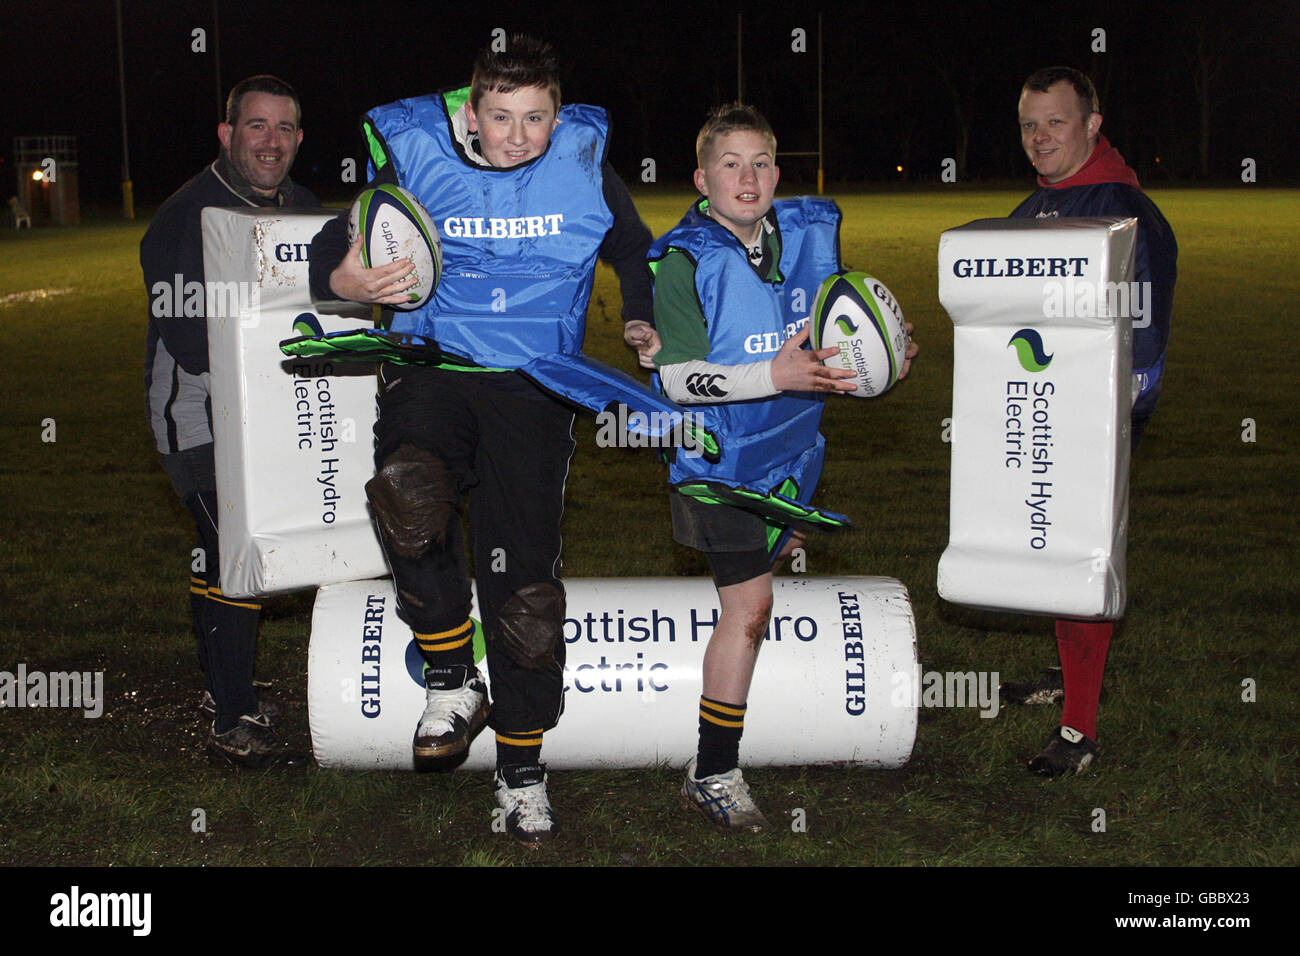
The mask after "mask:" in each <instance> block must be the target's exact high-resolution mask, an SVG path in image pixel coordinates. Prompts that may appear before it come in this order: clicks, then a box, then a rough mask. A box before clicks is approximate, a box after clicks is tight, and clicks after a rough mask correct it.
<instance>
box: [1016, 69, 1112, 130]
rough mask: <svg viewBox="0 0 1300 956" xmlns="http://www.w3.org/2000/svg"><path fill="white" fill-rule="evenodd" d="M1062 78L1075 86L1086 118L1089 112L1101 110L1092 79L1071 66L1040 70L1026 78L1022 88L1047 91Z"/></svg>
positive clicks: (1041, 91) (1080, 106) (1036, 91)
mask: <svg viewBox="0 0 1300 956" xmlns="http://www.w3.org/2000/svg"><path fill="white" fill-rule="evenodd" d="M1062 80H1064V81H1065V82H1067V83H1069V84H1070V86H1072V87H1074V92H1075V95H1076V96H1078V97H1079V109H1080V110H1081V111H1082V113H1083V118H1084V119H1085V120H1086V119H1087V118H1088V114H1089V113H1100V112H1101V108H1100V105H1099V104H1098V103H1097V88H1096V87H1095V86H1093V85H1092V80H1090V79H1088V76H1087V74H1085V73H1080V72H1079V71H1078V70H1076V69H1074V68H1073V67H1070V66H1049V67H1048V68H1047V69H1045V70H1039V71H1038V72H1037V73H1033V74H1031V75H1030V77H1029V79H1027V80H1025V85H1024V86H1023V87H1021V89H1023V90H1032V91H1033V92H1035V93H1046V92H1048V91H1049V90H1050V89H1051V88H1052V87H1054V86H1055V85H1056V84H1057V83H1060V82H1061V81H1062Z"/></svg>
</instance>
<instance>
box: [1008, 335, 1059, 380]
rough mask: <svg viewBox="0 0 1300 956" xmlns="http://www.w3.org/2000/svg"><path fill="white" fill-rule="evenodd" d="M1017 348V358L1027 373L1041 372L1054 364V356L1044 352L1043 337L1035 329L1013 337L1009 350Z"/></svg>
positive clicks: (1009, 343)
mask: <svg viewBox="0 0 1300 956" xmlns="http://www.w3.org/2000/svg"><path fill="white" fill-rule="evenodd" d="M1012 346H1014V347H1015V350H1016V358H1018V359H1019V360H1020V367H1021V368H1023V369H1024V370H1025V371H1026V372H1041V371H1043V370H1044V369H1045V368H1047V366H1049V365H1051V364H1052V356H1050V355H1048V354H1047V353H1046V352H1045V351H1044V350H1043V337H1042V336H1041V335H1039V334H1038V332H1037V331H1035V330H1034V329H1021V330H1020V331H1019V332H1017V333H1016V334H1015V335H1013V336H1011V341H1010V342H1008V343H1007V348H1011V347H1012Z"/></svg>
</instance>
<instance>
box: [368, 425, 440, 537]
mask: <svg viewBox="0 0 1300 956" xmlns="http://www.w3.org/2000/svg"><path fill="white" fill-rule="evenodd" d="M456 497H457V496H456V485H455V482H454V481H453V480H452V477H451V475H450V474H449V473H448V471H447V466H446V465H445V464H444V463H443V461H442V459H440V458H439V457H438V456H436V455H434V454H432V453H431V452H427V451H425V450H424V449H422V448H416V447H415V446H414V445H402V446H401V447H399V448H398V449H397V451H395V452H393V453H392V454H391V455H389V456H388V458H387V460H385V461H384V463H383V465H382V466H380V469H379V472H378V474H376V475H375V477H373V478H371V479H370V480H369V481H367V482H366V498H367V499H369V501H370V508H371V510H372V511H373V512H374V515H375V520H376V521H377V522H378V523H379V527H380V530H382V531H383V533H384V535H385V537H386V538H387V539H388V544H389V547H391V548H392V549H393V552H394V553H395V554H396V555H397V556H398V557H400V558H405V559H406V560H408V561H414V560H416V559H417V558H419V557H420V555H422V554H424V552H426V551H427V550H429V548H430V546H434V547H439V548H440V547H442V545H443V542H444V541H445V540H446V535H447V522H448V521H450V520H451V516H452V512H453V510H454V509H455V507H456Z"/></svg>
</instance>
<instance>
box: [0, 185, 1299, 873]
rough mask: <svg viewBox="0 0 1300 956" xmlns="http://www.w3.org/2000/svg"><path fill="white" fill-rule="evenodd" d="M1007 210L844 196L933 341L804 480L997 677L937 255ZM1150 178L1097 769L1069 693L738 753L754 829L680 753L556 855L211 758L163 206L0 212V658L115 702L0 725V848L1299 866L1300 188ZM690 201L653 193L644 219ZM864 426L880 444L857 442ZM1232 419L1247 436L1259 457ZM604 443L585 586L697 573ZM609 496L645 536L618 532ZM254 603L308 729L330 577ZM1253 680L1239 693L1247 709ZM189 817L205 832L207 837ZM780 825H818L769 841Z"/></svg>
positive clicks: (642, 477) (864, 257)
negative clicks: (1132, 427)
mask: <svg viewBox="0 0 1300 956" xmlns="http://www.w3.org/2000/svg"><path fill="white" fill-rule="evenodd" d="M1023 194H1024V191H1020V192H1016V193H1010V192H961V193H956V192H954V193H942V192H931V193H910V194H900V193H887V194H860V195H845V196H840V197H838V198H839V199H840V201H841V204H842V205H843V207H844V209H845V212H846V226H845V230H844V243H843V248H844V258H845V260H846V261H847V262H848V263H849V264H851V265H853V266H855V267H858V268H867V269H870V270H871V271H873V272H875V273H877V274H878V275H880V276H882V277H883V278H885V279H886V280H887V281H888V283H889V285H890V287H891V288H892V290H893V291H894V293H895V294H896V295H897V296H898V298H899V300H900V302H901V303H902V304H903V307H904V309H905V310H906V313H907V317H908V318H909V320H911V321H912V322H914V323H915V325H916V333H915V335H916V338H917V340H918V341H919V342H920V344H921V347H922V352H921V356H920V358H919V360H918V362H917V364H916V365H915V367H914V369H913V372H912V375H911V377H910V378H909V379H908V381H907V382H906V383H905V385H904V386H903V387H901V388H898V389H896V390H895V391H894V392H892V393H891V394H890V395H888V396H886V397H884V398H882V399H879V400H876V401H874V402H870V403H860V402H849V401H833V402H831V403H830V407H829V409H828V412H827V415H826V421H825V426H824V431H825V433H826V434H827V437H828V443H829V456H828V466H827V470H826V475H825V478H824V485H823V489H824V490H823V492H822V494H821V500H822V501H824V502H826V503H827V504H829V505H830V506H831V507H837V506H838V507H842V508H843V509H844V510H848V511H851V512H852V514H853V515H854V517H855V518H856V520H857V524H856V528H855V529H854V530H853V531H851V532H849V533H847V534H845V535H843V536H841V537H839V538H837V539H835V542H834V544H833V546H826V547H822V548H819V549H813V550H810V552H809V557H808V571H809V572H810V573H812V574H839V573H854V574H885V575H889V576H892V577H896V578H899V579H901V580H902V581H903V582H904V583H905V584H906V585H907V587H908V588H909V589H910V592H911V596H912V602H913V606H914V609H915V615H916V623H917V628H918V634H919V645H920V655H921V661H922V666H923V669H925V670H939V671H967V670H977V671H998V672H1000V673H1001V674H1002V675H1003V676H1004V678H1014V677H1016V676H1029V675H1032V674H1035V673H1037V671H1038V670H1039V669H1040V668H1041V667H1042V666H1044V665H1047V664H1049V663H1052V662H1054V659H1055V648H1054V642H1053V640H1052V637H1051V633H1052V625H1051V622H1050V620H1048V619H1045V618H1032V617H1018V616H1012V615H994V614H986V613H977V612H974V611H969V610H964V609H961V608H957V607H953V606H949V605H945V604H943V603H942V602H940V601H939V599H938V597H937V596H936V593H935V567H936V563H937V560H938V557H939V554H940V552H941V551H942V549H943V547H944V545H945V543H946V540H947V514H948V511H947V505H948V446H947V445H946V444H944V442H943V441H942V439H941V432H942V421H943V419H944V418H945V417H947V416H948V415H949V414H950V400H951V375H952V334H951V324H950V323H949V321H948V319H947V316H946V315H945V313H944V312H943V310H942V309H941V307H940V306H939V303H938V299H937V292H936V278H935V261H936V246H937V239H938V235H939V233H940V232H941V231H942V230H943V229H945V228H949V227H952V226H956V225H960V224H962V223H964V222H967V221H969V220H972V219H976V218H981V217H985V216H999V215H1005V214H1006V212H1007V211H1009V210H1010V209H1011V208H1012V207H1013V206H1014V205H1015V204H1016V202H1017V201H1018V200H1019V199H1020V198H1022V196H1023ZM1153 198H1154V199H1155V200H1156V202H1157V203H1158V204H1159V205H1160V206H1161V208H1162V209H1163V210H1164V212H1165V214H1166V216H1167V217H1168V219H1169V221H1170V222H1171V223H1172V225H1173V226H1174V229H1175V231H1176V232H1177V235H1178V238H1179V242H1180V248H1181V256H1180V262H1179V283H1178V291H1177V302H1176V307H1175V319H1174V322H1175V325H1174V334H1173V341H1172V347H1171V350H1170V355H1169V360H1168V368H1167V373H1166V385H1165V392H1164V398H1163V399H1162V402H1161V407H1160V409H1159V410H1158V412H1157V413H1156V416H1155V418H1154V419H1153V421H1152V424H1151V427H1150V428H1149V429H1148V431H1147V433H1146V436H1145V437H1144V439H1143V447H1142V449H1141V452H1140V454H1139V455H1138V457H1137V458H1136V460H1135V462H1134V466H1133V476H1132V488H1133V492H1132V532H1131V535H1130V539H1129V593H1130V608H1129V611H1128V614H1127V617H1126V618H1125V620H1124V623H1123V625H1122V626H1121V627H1120V628H1119V630H1118V633H1117V637H1116V640H1115V641H1114V643H1113V645H1112V648H1111V664H1110V669H1109V672H1108V687H1109V697H1108V699H1107V702H1106V703H1105V704H1104V705H1103V707H1102V713H1101V743H1102V747H1103V753H1102V756H1101V759H1100V761H1099V762H1098V764H1097V765H1096V768H1095V770H1094V771H1093V772H1091V773H1089V774H1087V775H1085V776H1082V777H1078V778H1071V779H1065V780H1060V781H1054V782H1045V781H1043V780H1040V779H1037V778H1035V777H1032V776H1031V775H1029V774H1028V773H1027V772H1026V771H1025V769H1024V767H1023V761H1024V760H1025V759H1026V758H1028V757H1029V756H1031V755H1032V754H1034V753H1036V752H1037V750H1038V749H1039V747H1040V746H1041V744H1042V743H1043V741H1044V740H1045V739H1046V736H1047V733H1048V731H1049V729H1050V728H1051V727H1052V726H1053V725H1054V724H1055V721H1056V713H1055V711H1054V710H1048V709H1042V708H1034V709H1018V710H1009V711H1003V713H1002V715H1001V716H999V717H998V718H997V719H996V720H987V719H981V718H980V717H979V716H978V711H977V710H976V709H972V708H964V709H963V708H952V709H924V710H923V711H922V712H921V717H920V729H919V734H918V739H917V742H916V748H915V753H914V756H913V759H912V761H911V763H910V764H909V765H908V766H907V767H906V768H905V769H902V770H898V771H888V772H884V771H866V770H844V769H834V768H807V769H781V770H775V769H756V770H753V771H752V772H750V773H748V774H747V776H748V777H749V778H750V779H751V782H752V783H753V786H754V788H755V792H756V794H757V796H758V797H759V799H760V802H761V805H762V806H763V808H764V809H765V811H766V812H767V814H768V816H769V818H771V819H772V820H773V821H774V822H776V823H777V824H778V826H777V827H776V828H775V830H774V831H772V832H769V833H767V834H764V835H762V836H761V837H758V838H753V839H736V838H731V837H728V836H725V835H721V834H716V833H714V832H712V831H710V830H708V829H706V828H705V827H704V826H703V825H702V824H701V822H700V821H699V820H697V819H694V818H692V817H689V816H686V815H685V814H683V813H682V812H681V811H680V810H679V809H678V807H677V802H676V789H677V787H678V784H679V773H680V771H679V770H676V769H671V768H646V769H641V770H628V771H621V772H557V773H554V774H553V775H552V783H551V792H552V795H553V801H554V803H555V806H556V808H557V812H558V813H559V814H560V815H561V821H562V824H563V826H564V828H565V834H564V836H563V838H562V840H561V841H560V842H558V843H557V844H556V845H555V846H554V848H552V849H549V850H547V851H546V852H545V853H543V854H538V855H530V854H529V853H528V851H526V850H523V849H519V848H516V847H515V846H514V845H513V844H511V843H510V842H509V840H508V838H507V837H505V836H504V835H500V834H496V833H493V832H491V830H490V829H489V819H490V818H489V814H490V810H491V808H492V806H494V803H493V801H492V797H491V792H490V781H489V778H488V775H486V774H467V773H461V774H453V775H445V776H429V775H415V774H409V773H378V772H376V773H341V772H328V771H322V770H319V769H315V768H310V769H302V770H294V771H285V772H269V773H265V774H253V773H236V772H232V771H229V770H224V769H219V768H217V767H215V766H212V765H210V764H209V762H208V761H207V760H206V758H205V757H204V756H203V754H202V746H201V745H202V739H203V738H202V727H201V724H200V721H199V719H198V715H197V712H196V707H195V704H196V702H197V696H196V695H197V688H198V687H199V683H198V673H197V669H196V667H195V664H194V650H193V646H192V637H191V635H190V630H189V623H188V615H187V604H186V601H185V576H184V570H185V566H186V564H187V562H188V555H189V552H190V549H191V547H192V546H193V544H192V541H191V536H192V534H193V526H192V524H191V522H190V520H189V518H188V516H187V515H186V514H185V513H184V512H183V510H182V509H181V507H180V505H179V503H178V502H177V501H176V500H175V497H174V495H173V493H172V491H171V489H170V487H169V485H168V482H167V479H166V477H165V475H164V474H163V472H162V470H161V469H160V468H159V466H158V463H157V458H156V454H155V452H154V450H153V448H152V443H151V441H150V438H149V435H148V432H147V430H146V427H145V424H144V417H143V401H142V398H143V396H142V387H141V386H142V357H143V341H144V324H145V297H144V291H143V286H142V282H141V278H140V270H139V264H138V260H137V243H138V240H139V238H140V236H141V234H142V232H143V230H144V227H145V222H144V221H137V222H135V223H132V224H128V225H117V224H101V225H89V226H85V227H81V228H77V229H64V230H44V231H35V232H27V231H24V232H22V233H18V234H15V233H14V232H12V231H10V230H4V231H3V233H2V234H0V330H3V333H4V347H3V352H2V354H3V358H0V364H2V367H3V370H4V374H3V387H4V390H5V393H6V394H5V399H4V407H5V410H4V414H3V417H2V418H0V436H2V437H3V447H4V451H5V454H4V459H3V465H2V466H0V496H2V497H3V500H4V502H5V504H6V507H5V508H4V509H3V512H2V513H0V542H2V544H0V563H2V565H3V578H2V580H0V589H2V596H3V604H2V605H0V606H2V607H3V620H0V670H7V671H10V672H13V671H15V670H16V668H17V666H18V665H19V664H20V663H25V664H26V666H27V668H28V669H29V670H37V669H43V670H46V671H54V670H100V671H103V672H104V674H105V678H104V679H105V689H106V694H107V704H106V708H105V713H104V715H103V716H102V717H100V718H99V719H94V720H90V719H86V718H84V717H82V716H81V715H80V713H79V712H70V711H60V710H4V711H0V863H3V864H25V865H44V864H85V865H93V866H101V865H110V864H111V865H118V866H121V865H146V866H149V865H158V864H165V865H197V864H207V865H227V864H243V865H255V866H261V865H271V866H277V865H301V864H334V865H351V864H359V865H367V866H375V865H409V864H435V865H514V864H521V865H522V864H528V863H553V864H584V865H638V864H641V865H656V864H676V865H680V864H726V865H732V866H737V865H739V866H749V865H771V864H830V865H840V864H845V865H847V864H854V865H886V866H896V865H929V866H934V865H968V864H981V865H993V866H1012V865H1015V866H1020V865H1053V864H1092V865H1107V866H1109V865H1128V866H1132V865H1137V866H1148V865H1180V866H1181V865H1228V866H1240V865H1269V866H1273V865H1295V864H1297V863H1300V850H1298V848H1297V847H1298V845H1300V838H1298V837H1297V834H1298V833H1300V801H1298V800H1297V793H1298V791H1300V787H1298V783H1300V780H1298V775H1297V764H1296V758H1297V749H1298V748H1297V741H1298V739H1300V734H1297V731H1296V727H1297V726H1298V725H1300V712H1298V711H1300V708H1298V707H1297V697H1298V696H1300V695H1298V694H1297V675H1300V659H1298V655H1297V650H1296V630H1297V622H1298V621H1300V613H1298V611H1300V588H1298V587H1297V579H1298V578H1300V576H1298V575H1297V574H1296V571H1295V567H1294V565H1295V560H1296V540H1297V517H1296V513H1297V508H1296V485H1297V475H1300V452H1298V450H1297V443H1296V438H1295V436H1296V435H1297V426H1298V425H1300V422H1298V421H1297V403H1296V399H1295V393H1294V383H1295V368H1296V354H1295V348H1294V336H1295V334H1296V333H1295V328H1294V326H1295V303H1296V302H1297V301H1298V300H1300V280H1298V279H1297V261H1296V260H1297V229H1296V225H1295V224H1296V223H1297V222H1300V192H1295V191H1267V190H1262V189H1255V188H1253V187H1243V188H1241V189H1237V190H1227V191H1224V190H1185V191H1176V190H1169V191H1160V192H1155V193H1153ZM688 201H689V197H687V196H685V195H682V194H674V195H666V196H660V195H658V194H654V195H643V196H639V197H638V205H639V207H640V208H641V210H642V213H643V215H644V217H645V218H646V220H647V221H648V223H649V224H650V226H651V229H652V230H653V231H654V232H655V233H656V234H658V233H661V232H663V231H664V230H665V229H667V228H668V227H669V226H671V225H672V224H673V223H674V222H675V221H676V219H677V218H678V217H679V216H680V215H681V213H682V211H683V210H684V209H685V207H686V205H687V203H688ZM39 290H44V291H39ZM589 329H590V331H589V334H588V351H589V352H590V353H592V354H593V355H595V356H597V357H599V358H602V359H605V360H607V361H610V362H611V363H614V364H617V365H619V366H621V367H623V368H626V369H628V370H631V368H632V364H633V363H632V361H631V357H630V355H629V354H628V353H626V351H625V350H624V349H623V348H622V345H621V337H620V335H621V330H620V322H619V321H618V293H617V285H616V283H615V281H614V278H613V275H612V273H610V272H609V271H608V270H607V269H605V268H604V267H602V269H601V272H600V275H599V277H598V281H597V287H596V293H595V296H594V299H593V304H592V309H591V316H590V324H589ZM864 418H869V419H870V421H869V427H868V428H866V429H863V430H862V432H861V434H862V435H863V436H864V437H860V438H855V439H854V438H850V437H849V436H850V435H851V434H855V433H856V432H857V426H860V425H861V424H862V420H863V419H864ZM1245 419H1251V420H1253V422H1254V427H1255V440H1254V441H1250V442H1247V441H1243V430H1244V429H1245V428H1246V427H1247V426H1246V425H1244V424H1243V420H1245ZM51 429H53V434H51ZM594 431H595V429H594V426H593V424H592V423H591V422H590V421H587V422H585V423H584V424H583V429H582V431H581V433H580V437H581V440H580V447H579V451H578V456H577V458H576V460H575V462H574V466H573V470H572V473H571V476H570V481H569V491H568V500H569V503H570V507H569V511H568V517H567V525H566V528H565V540H566V543H567V554H566V573H567V574H568V575H569V576H575V577H576V576H610V575H659V574H703V573H705V572H704V567H703V565H702V564H701V563H700V562H698V561H697V560H695V559H694V558H692V557H691V556H689V555H688V554H687V553H686V552H685V551H684V550H683V549H680V548H677V547H675V546H673V545H672V544H671V541H670V536H669V530H668V525H667V509H666V507H665V504H666V502H665V498H664V493H663V478H662V474H661V472H660V470H659V468H658V466H657V465H655V463H654V462H653V461H652V459H650V458H649V457H648V456H646V455H645V453H639V454H638V453H632V452H626V451H608V452H607V451H603V450H601V449H598V448H596V447H595V442H594V438H593V436H594ZM50 437H53V438H54V439H55V440H53V441H49V440H43V438H46V439H48V438H50ZM611 513H613V514H614V515H616V516H617V519H618V521H619V524H620V526H622V527H628V528H633V527H635V528H639V529H645V530H644V533H643V534H638V535H635V536H633V535H620V536H617V537H615V536H610V535H608V534H603V533H601V530H602V529H603V528H604V527H605V524H606V522H607V521H608V520H609V516H610V514H611ZM266 608H267V611H266V614H265V619H264V624H263V628H262V645H261V652H260V658H259V676H260V677H261V678H263V679H266V680H269V681H271V682H272V684H273V690H272V693H273V694H275V695H277V696H278V697H280V698H281V699H283V700H285V701H287V702H288V711H287V716H286V726H287V728H288V732H289V734H290V735H291V737H292V739H293V740H294V742H295V743H296V744H297V745H299V746H301V747H304V748H305V747H306V746H307V743H308V733H307V713H306V705H305V688H306V674H305V673H304V669H303V668H304V662H305V654H306V640H307V635H308V633H309V629H310V614H311V595H310V594H300V595H292V596H289V597H282V598H277V599H273V600H270V601H268V602H267V604H266ZM759 667H760V668H761V667H762V661H761V660H760V663H759ZM1248 679H1249V680H1250V681H1253V684H1254V688H1255V690H1254V693H1255V700H1254V701H1253V702H1246V701H1243V681H1247V680H1248ZM414 719H415V715H412V721H414ZM480 745H483V744H480ZM742 756H743V750H742ZM1095 808H1103V809H1104V810H1105V818H1106V829H1105V831H1104V832H1095V831H1094V828H1093V826H1092V824H1093V822H1094V820H1095V819H1096V816H1095V814H1094V810H1095ZM197 809H202V810H203V811H204V813H203V816H204V817H205V821H206V830H205V832H196V829H195V827H194V826H193V824H194V821H195V820H196V819H197V817H196V815H195V811H196V810H197ZM797 809H802V810H804V811H805V814H806V823H807V825H806V829H805V830H803V831H800V832H796V830H795V829H792V828H791V827H790V826H788V825H786V826H781V825H779V824H780V822H781V821H783V820H784V821H790V820H792V819H793V818H794V811H795V810H797Z"/></svg>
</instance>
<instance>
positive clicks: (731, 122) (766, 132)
mask: <svg viewBox="0 0 1300 956" xmlns="http://www.w3.org/2000/svg"><path fill="white" fill-rule="evenodd" d="M745 130H748V131H752V132H755V133H758V134H760V135H762V136H763V137H764V138H766V139H767V146H768V149H769V150H770V151H771V153H772V158H773V159H776V134H775V133H773V132H772V125H771V124H770V123H769V122H768V121H767V118H766V117H765V116H763V114H762V113H760V112H759V111H758V110H756V109H755V108H754V107H752V106H749V105H748V104H746V103H725V104H723V105H722V106H719V107H717V108H715V109H714V110H713V112H712V113H710V114H709V118H708V119H707V120H705V121H704V125H703V126H701V127H700V135H699V136H697V137H695V162H696V163H697V164H698V165H699V167H700V169H703V168H704V167H705V166H706V165H707V163H708V160H709V158H710V156H709V154H710V152H711V151H712V149H713V144H714V143H715V142H716V141H717V140H718V138H719V137H721V136H726V135H727V134H728V133H736V132H741V131H745Z"/></svg>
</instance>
